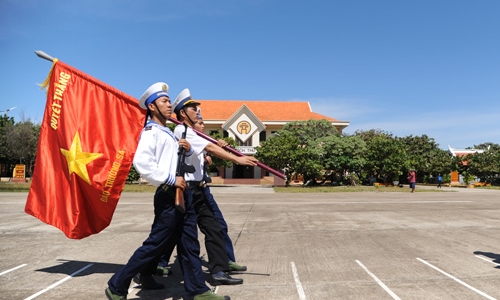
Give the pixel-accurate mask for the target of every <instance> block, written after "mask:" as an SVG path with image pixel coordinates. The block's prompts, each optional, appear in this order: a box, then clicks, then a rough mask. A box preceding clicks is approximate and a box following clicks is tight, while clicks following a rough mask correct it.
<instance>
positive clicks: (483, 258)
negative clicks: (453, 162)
mask: <svg viewBox="0 0 500 300" xmlns="http://www.w3.org/2000/svg"><path fill="white" fill-rule="evenodd" d="M474 256H475V257H477V258H480V259H482V260H485V261H487V262H489V263H492V264H494V265H496V266H500V264H497V263H496V262H494V261H491V260H489V259H487V258H485V257H482V256H479V255H474ZM0 275H1V274H0Z"/></svg>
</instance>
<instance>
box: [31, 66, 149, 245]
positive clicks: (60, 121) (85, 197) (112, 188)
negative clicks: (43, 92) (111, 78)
mask: <svg viewBox="0 0 500 300" xmlns="http://www.w3.org/2000/svg"><path fill="white" fill-rule="evenodd" d="M44 84H48V85H49V87H48V91H47V104H46V106H45V113H44V117H43V122H42V124H41V130H40V138H39V142H38V151H37V156H36V163H35V170H34V173H33V180H32V183H31V188H30V191H29V194H28V200H27V202H26V207H25V211H26V213H28V214H30V215H33V216H34V217H36V218H38V219H40V220H41V221H43V222H45V223H47V224H50V225H53V226H55V227H57V228H59V229H60V230H62V231H63V232H64V234H65V235H66V236H67V237H69V238H72V239H81V238H84V237H87V236H89V235H91V234H95V233H98V232H100V231H102V230H103V229H104V228H106V227H107V226H108V225H109V224H110V222H111V218H112V216H113V213H114V211H115V208H116V205H117V203H118V199H119V198H120V194H121V192H122V189H123V186H124V184H125V181H126V179H127V177H128V173H129V170H130V167H131V165H132V159H133V157H134V154H135V150H136V147H137V143H138V140H139V135H140V132H141V130H142V127H143V121H144V111H143V110H141V109H140V108H139V105H138V101H137V100H136V99H134V98H133V97H131V96H128V95H126V94H124V93H122V92H120V91H118V90H116V89H114V88H113V87H110V86H109V85H106V84H105V83H103V82H101V81H99V80H97V79H95V78H93V77H91V76H89V75H87V74H85V73H82V72H81V71H79V70H76V69H74V68H72V67H70V66H68V65H66V64H64V63H63V62H60V61H57V59H54V63H53V66H52V70H51V73H50V74H49V77H48V78H47V81H46V82H45V83H44Z"/></svg>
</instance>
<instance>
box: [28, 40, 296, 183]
mask: <svg viewBox="0 0 500 300" xmlns="http://www.w3.org/2000/svg"><path fill="white" fill-rule="evenodd" d="M35 54H36V55H37V56H38V57H40V58H43V59H46V60H48V61H52V62H53V61H54V58H53V57H52V56H50V55H48V54H47V53H45V52H43V51H41V50H36V51H35ZM169 121H170V122H172V123H175V124H177V125H178V124H181V122H179V121H178V120H176V119H173V118H169ZM193 130H194V131H195V132H196V134H197V135H199V136H201V137H202V138H204V139H206V140H208V141H210V142H212V143H214V144H217V140H215V139H213V138H211V137H210V136H208V135H206V134H204V133H202V132H199V131H198V130H196V129H194V128H193ZM224 149H226V150H227V151H229V152H231V153H233V154H234V155H237V156H243V155H244V154H243V153H241V152H239V151H237V150H235V149H233V148H231V147H229V146H226V147H224ZM257 166H259V167H260V168H261V169H264V170H266V171H268V172H269V173H272V174H274V175H276V176H278V177H279V178H281V179H285V180H286V175H285V174H283V173H281V172H279V171H276V170H275V169H273V168H271V167H268V166H266V165H265V164H263V163H261V162H257Z"/></svg>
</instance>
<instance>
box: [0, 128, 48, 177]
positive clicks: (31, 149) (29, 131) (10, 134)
mask: <svg viewBox="0 0 500 300" xmlns="http://www.w3.org/2000/svg"><path fill="white" fill-rule="evenodd" d="M39 136H40V126H39V125H35V124H33V123H32V122H31V121H30V120H29V119H28V120H27V121H24V122H19V123H16V124H14V126H11V127H9V128H8V130H7V131H6V143H7V146H8V147H9V148H10V157H11V159H14V160H15V161H16V162H18V163H20V164H25V165H27V167H26V169H27V171H28V174H29V175H30V176H31V174H32V173H33V167H34V164H35V157H36V152H37V147H38V138H39Z"/></svg>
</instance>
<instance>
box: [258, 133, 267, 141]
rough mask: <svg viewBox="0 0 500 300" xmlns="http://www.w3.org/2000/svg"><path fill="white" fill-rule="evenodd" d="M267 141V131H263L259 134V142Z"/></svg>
mask: <svg viewBox="0 0 500 300" xmlns="http://www.w3.org/2000/svg"><path fill="white" fill-rule="evenodd" d="M265 140H266V131H265V130H264V131H261V132H260V134H259V142H263V141H265Z"/></svg>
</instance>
